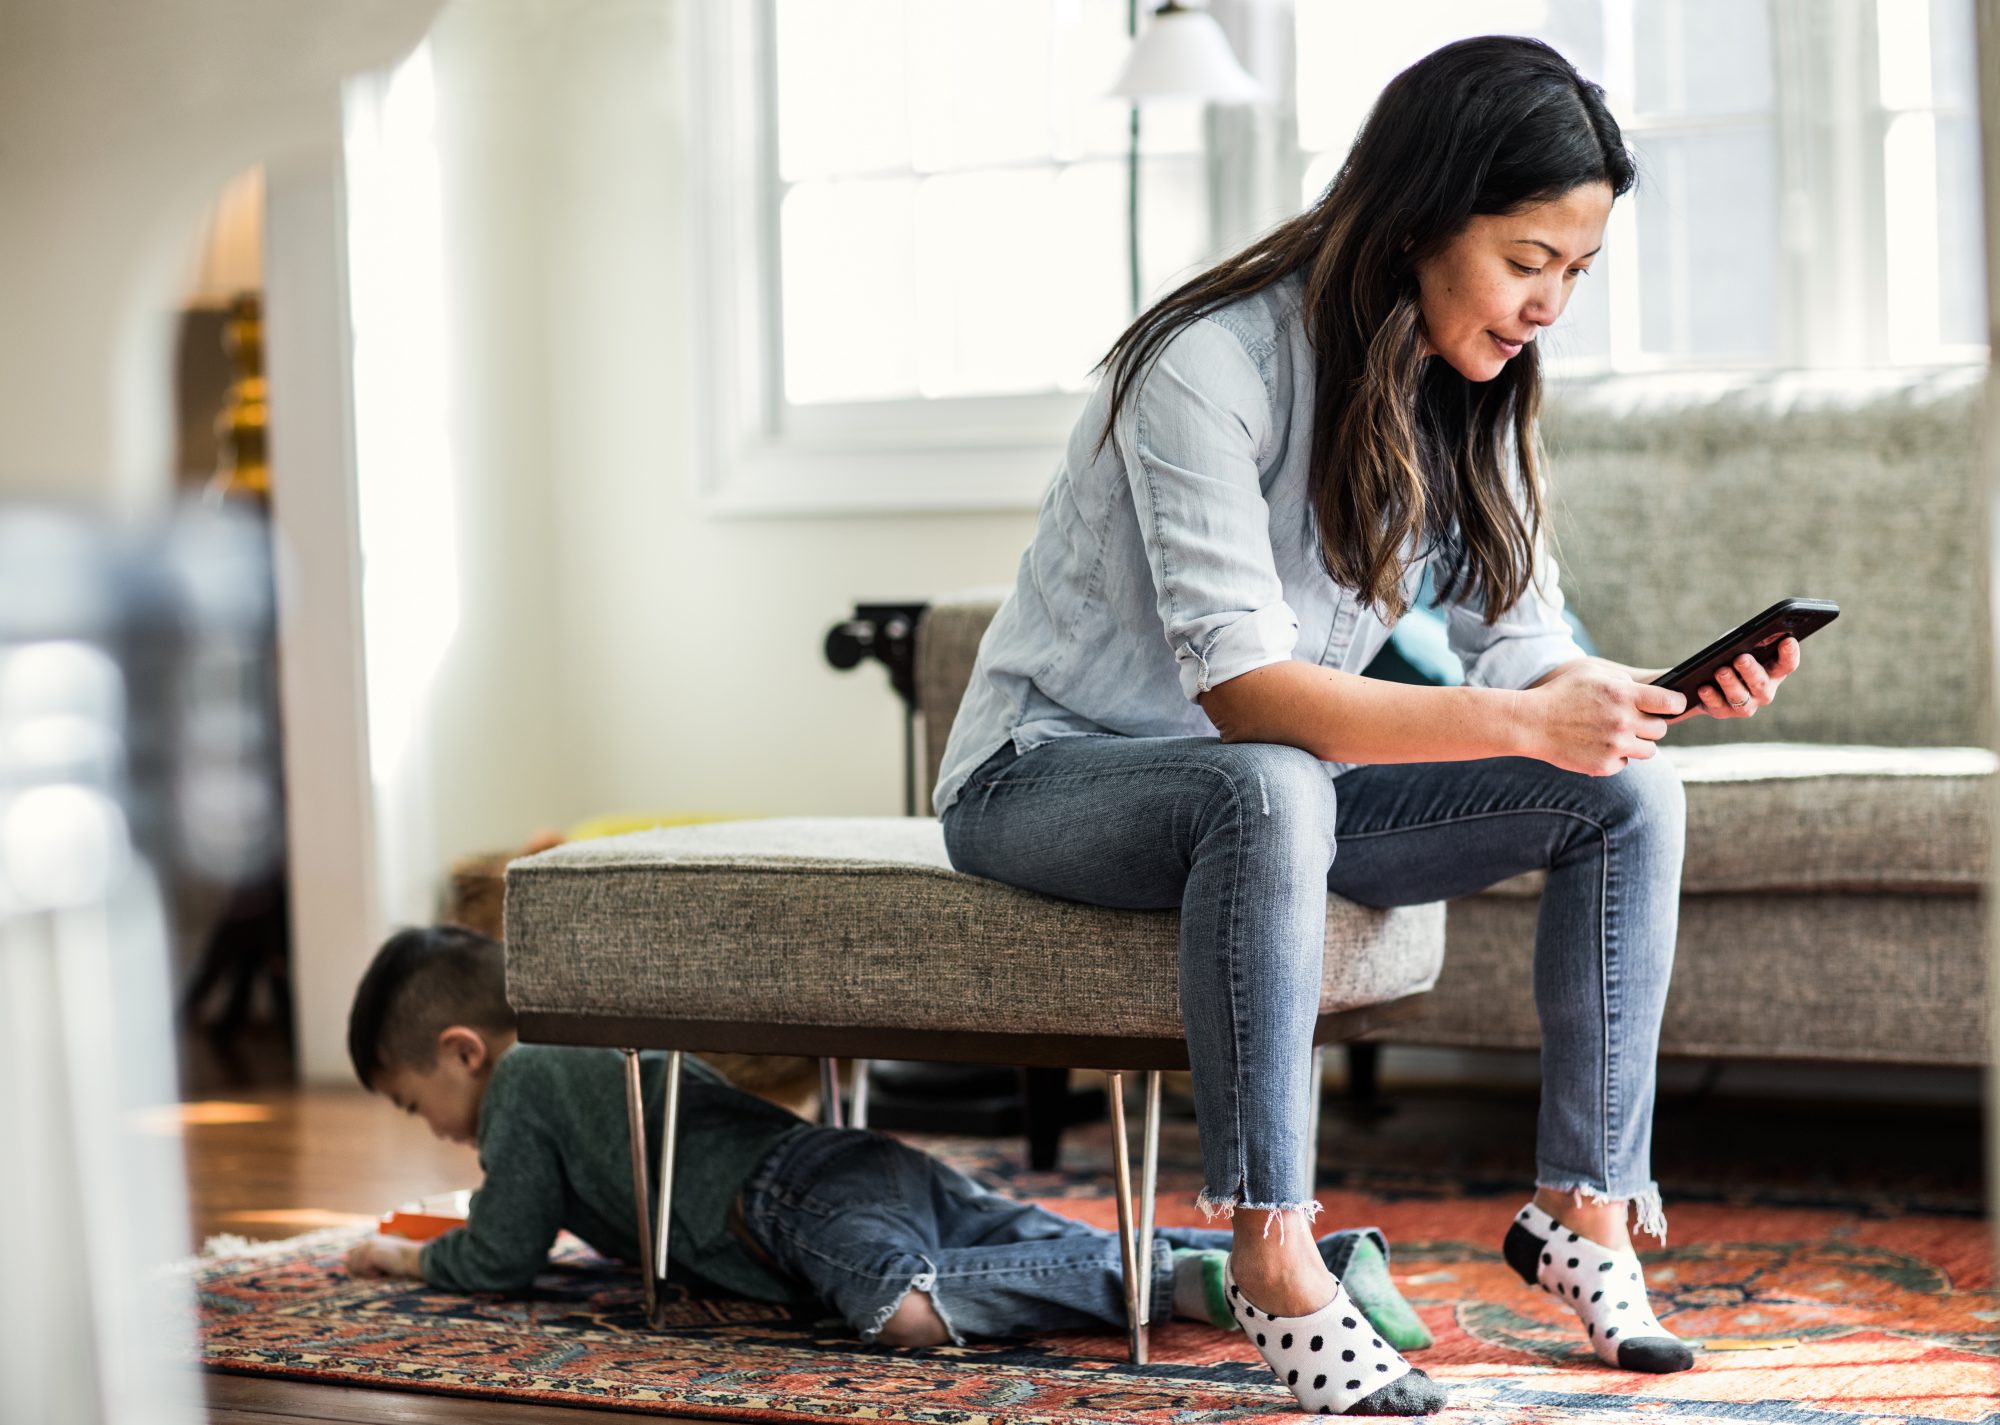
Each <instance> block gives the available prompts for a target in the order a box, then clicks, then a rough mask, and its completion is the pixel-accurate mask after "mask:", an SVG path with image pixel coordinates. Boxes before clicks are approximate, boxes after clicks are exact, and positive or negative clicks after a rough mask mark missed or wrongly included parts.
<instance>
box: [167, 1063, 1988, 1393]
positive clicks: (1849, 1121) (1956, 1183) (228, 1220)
mask: <svg viewBox="0 0 2000 1425" xmlns="http://www.w3.org/2000/svg"><path fill="white" fill-rule="evenodd" d="M212 1092H213V1096H211V1097H207V1098H201V1099H195V1100H192V1101H190V1102H188V1103H186V1104H184V1105H182V1108H181V1119H182V1133H183V1142H184V1145H185V1149H186V1156H187V1162H188V1196H189V1207H190V1217H191V1223H190V1225H191V1227H192V1237H193V1241H194V1244H195V1245H196V1246H199V1245H200V1244H201V1243H202V1242H203V1241H204V1240H205V1239H207V1238H208V1237H210V1236H212V1235H214V1234H217V1233H236V1234H240V1235H242V1236H245V1237H251V1238H278V1237H289V1236H293V1235H296V1234H298V1233H300V1232H306V1231H311V1230H313V1229H314V1228H318V1227H324V1226H329V1225H333V1224H339V1223H348V1222H360V1221H363V1220H366V1219H369V1218H372V1217H375V1216H377V1215H378V1214H380V1213H382V1212H384V1211H386V1210H387V1209H389V1208H391V1207H394V1206H396V1205H398V1204H399V1203H403V1202H406V1201H410V1200H413V1199H416V1198H420V1197H430V1196H435V1195H438V1194H441V1193H446V1192H450V1191H453V1190H456V1189H459V1188H466V1187H473V1186H476V1185H477V1183H478V1178H479V1167H478V1162H477V1159H476V1156H475V1154H474V1153H473V1151H472V1150H471V1149H469V1148H463V1147H458V1146H456V1145H453V1144H449V1143H444V1142H440V1141H438V1140H437V1139H434V1138H433V1137H431V1135H430V1133H429V1131H428V1130H427V1129H425V1128H424V1127H423V1125H422V1123H421V1122H419V1121H418V1120H417V1119H414V1118H409V1117H406V1116H404V1115H401V1114H398V1113H395V1112H394V1111H393V1110H391V1109H390V1108H388V1107H387V1106H386V1105H385V1104H384V1103H383V1101H382V1100H380V1099H378V1098H372V1097H370V1096H369V1095H367V1094H364V1093H362V1092H361V1091H360V1090H359V1089H299V1088H290V1087H285V1088H263V1089H255V1090H240V1091H226V1090H215V1091H212ZM1328 1103H1329V1109H1328V1115H1327V1119H1326V1126H1325V1129H1324V1132H1325V1133H1326V1134H1327V1135H1328V1136H1329V1138H1330V1139H1331V1140H1332V1141H1333V1142H1336V1143H1338V1145H1339V1147H1338V1150H1337V1151H1338V1152H1339V1153H1340V1154H1341V1156H1342V1158H1343V1160H1344V1161H1347V1162H1350V1163H1352V1164H1353V1165H1354V1166H1357V1167H1360V1166H1383V1167H1388V1166H1395V1167H1408V1168H1414V1169H1418V1170H1421V1171H1427V1172H1439V1173H1445V1174H1449V1175H1452V1176H1455V1177H1457V1178H1459V1179H1460V1180H1461V1181H1479V1180H1490V1179H1492V1178H1495V1177H1500V1178H1511V1177H1512V1176H1513V1175H1514V1172H1515V1160H1516V1159H1517V1158H1518V1156H1519V1154H1520V1151H1521V1150H1520V1145H1521V1144H1523V1143H1525V1142H1528V1141H1531V1139H1532V1133H1533V1126H1534V1113H1535V1103H1534V1098H1533V1095H1532V1094H1530V1095H1525V1096H1524V1095H1521V1094H1477V1093H1467V1092H1456V1093H1454V1092H1440V1091H1436V1090H1428V1091H1423V1092H1413V1093H1405V1094H1402V1095H1399V1096H1397V1097H1396V1098H1395V1099H1394V1100H1393V1104H1392V1106H1393V1112H1390V1113H1388V1114H1387V1115H1386V1116H1378V1115H1376V1114H1374V1113H1370V1112H1353V1111H1349V1110H1348V1109H1347V1108H1346V1107H1345V1106H1344V1105H1343V1102H1342V1101H1341V1100H1340V1099H1339V1098H1338V1097H1334V1098H1330V1099H1329V1100H1328ZM1980 1131H1981V1125H1980V1118H1979V1114H1978V1112H1977V1110H1976V1109H1974V1108H1950V1109H1938V1110H1928V1109H1918V1110H1912V1109H1910V1108H1908V1107H1904V1106H1896V1105H1880V1104H1877V1105H1872V1106H1871V1105H1855V1104H1822V1105H1817V1106H1815V1105H1809V1104H1800V1103H1796V1102H1792V1103H1777V1102H1771V1103H1742V1102H1736V1101H1731V1100H1719V1099H1707V1098H1705V1097H1704V1096H1702V1095H1692V1096H1689V1095H1682V1096H1679V1097H1678V1098H1677V1099H1676V1098H1664V1099H1663V1102H1662V1105H1661V1113H1660V1121H1659V1131H1658V1139H1657V1142H1656V1156H1657V1157H1658V1159H1659V1160H1660V1161H1662V1162H1672V1163H1674V1164H1675V1165H1676V1168H1677V1170H1682V1177H1681V1180H1682V1181H1684V1182H1695V1181H1700V1182H1705V1183H1709V1184H1711V1185H1715V1184H1720V1183H1726V1182H1732V1181H1734V1182H1741V1183H1743V1184H1745V1185H1749V1186H1770V1185H1772V1184H1774V1183H1778V1184H1784V1183H1794V1184H1802V1185H1808V1186H1814V1187H1816V1188H1819V1189H1823V1188H1825V1187H1826V1186H1828V1185H1829V1184H1832V1185H1835V1186H1838V1185H1839V1184H1841V1183H1852V1184H1856V1185H1858V1187H1859V1188H1860V1189H1861V1190H1865V1191H1868V1192H1875V1193H1883V1192H1886V1193H1891V1194H1894V1195H1895V1196H1896V1197H1897V1198H1898V1199H1899V1200H1902V1201H1905V1202H1908V1203H1909V1204H1910V1205H1912V1206H1934V1207H1941V1208H1945V1209H1946V1210H1967V1204H1971V1205H1972V1207H1973V1208H1974V1209H1976V1207H1977V1204H1978V1203H1979V1202H1980V1201H1981V1196H1980V1194H1981V1190H1982V1189H1981V1183H1980V1149H1979V1141H1980ZM1328 1156H1329V1158H1331V1157H1332V1156H1333V1155H1332V1153H1331V1152H1330V1153H1329V1154H1328ZM203 1385H204V1389H205V1391H206V1394H207V1400H208V1408H209V1418H210V1419H211V1420H215V1421H227V1422H231V1425H253V1422H259V1423H260V1425H261V1423H262V1422H270V1425H277V1422H297V1421H313V1420H320V1421H352V1422H389V1421H396V1422H410V1425H430V1422H462V1421H483V1422H493V1425H517V1422H518V1425H529V1422H533V1425H558V1422H577V1425H583V1422H597V1425H602V1421H603V1420H604V1418H605V1414H606V1412H603V1411H597V1410H579V1409H574V1408H569V1407H553V1406H527V1405H504V1404H495V1403H492V1402H487V1401H469V1400H457V1399H453V1398H451V1397H448V1396H441V1395H424V1394H407V1393H403V1392H397V1391H387V1390H375V1389H367V1388H357V1387H347V1386H316V1385H304V1384H293V1383H289V1382H283V1381H274V1380H263V1379H257V1378H253V1377H247V1376H224V1375H205V1376H204V1377H203ZM652 1418H654V1419H668V1418H670V1417H661V1416H654V1417H652Z"/></svg>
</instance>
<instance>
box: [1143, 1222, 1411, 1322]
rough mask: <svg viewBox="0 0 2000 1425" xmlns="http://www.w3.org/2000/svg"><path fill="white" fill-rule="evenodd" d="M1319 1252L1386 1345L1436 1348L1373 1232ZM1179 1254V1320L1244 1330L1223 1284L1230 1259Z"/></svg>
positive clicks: (1350, 1235) (1325, 1240)
mask: <svg viewBox="0 0 2000 1425" xmlns="http://www.w3.org/2000/svg"><path fill="white" fill-rule="evenodd" d="M1319 1246H1320V1256H1321V1257H1322V1258H1324V1259H1328V1260H1327V1266H1328V1267H1329V1268H1330V1269H1331V1270H1332V1271H1333V1273H1334V1275H1335V1276H1337V1277H1339V1278H1340V1280H1341V1284H1342V1285H1343V1286H1345V1287H1346V1288H1347V1294H1348V1295H1349V1296H1351V1297H1353V1298H1354V1304H1355V1305H1356V1306H1358V1307H1360V1308H1361V1314H1362V1315H1364V1316H1366V1317H1367V1318H1368V1322H1369V1324H1370V1325H1371V1326H1373V1327H1374V1328H1375V1330H1376V1331H1377V1332H1378V1333H1380V1335H1381V1337H1382V1339H1383V1340H1384V1341H1387V1342H1388V1343H1389V1344H1390V1345H1392V1346H1394V1347H1395V1348H1396V1349H1397V1350H1399V1351H1421V1350H1423V1349H1424V1348H1425V1347H1426V1346H1429V1345H1430V1344H1431V1333H1430V1330H1429V1328H1428V1327H1426V1326H1425V1325H1424V1323H1423V1319H1422V1318H1421V1317H1419V1316H1418V1315H1417V1313H1416V1312H1415V1311H1414V1310H1412V1309H1411V1307H1410V1303H1409V1302H1408V1301H1406V1300H1404V1298H1403V1294H1402V1292H1400V1291H1398V1290H1397V1289H1396V1283H1395V1282H1394V1281H1393V1280H1391V1279H1390V1276H1389V1258H1388V1256H1387V1254H1385V1253H1384V1252H1383V1250H1382V1247H1381V1245H1380V1243H1379V1242H1378V1241H1377V1240H1376V1236H1375V1232H1374V1230H1373V1229H1372V1228H1364V1229H1362V1230H1360V1231H1349V1232H1340V1233H1336V1234H1333V1235H1331V1236H1327V1237H1322V1238H1320V1241H1319ZM1173 1253H1174V1315H1175V1316H1177V1317H1180V1318H1181V1319H1183V1320H1187V1321H1205V1322H1207V1323H1208V1324H1209V1325H1211V1326H1216V1327H1220V1328H1221V1329H1222V1330H1224V1331H1235V1330H1239V1329H1241V1328H1240V1326H1239V1323H1238V1322H1237V1320H1236V1316H1235V1314H1234V1313H1233V1312H1231V1311H1230V1309H1229V1297H1228V1293H1227V1292H1226V1291H1225V1289H1224V1287H1223V1281H1222V1266H1223V1263H1224V1262H1225V1261H1227V1260H1228V1257H1229V1254H1228V1253H1227V1252H1223V1251H1196V1250H1193V1249H1190V1248H1185V1247H1176V1248H1174V1249H1173Z"/></svg>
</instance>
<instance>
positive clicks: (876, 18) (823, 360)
mask: <svg viewBox="0 0 2000 1425" xmlns="http://www.w3.org/2000/svg"><path fill="white" fill-rule="evenodd" d="M1127 4H1128V0H1018V3H1010V4H1007V5H992V4H975V3H973V0H755V3H744V4H718V5H708V4H702V5H691V6H689V7H687V9H686V11H685V12H684V13H685V14H686V16H687V19H688V27H689V43H688V44H687V45H686V46H685V57H686V59H687V63H688V68H687V70H686V73H685V78H686V83H687V87H688V90H689V92H690V94H691V96H692V105H693V108H692V110H691V116H690V122H689V125H688V133H689V137H690V140H691V149H690V154H689V159H690V165H691V177H692V178H693V180H694V184H693V187H694V194H695V200H694V202H693V204H692V205H691V207H692V212H691V220H692V222H693V224H694V233H693V236H694V238H695V264H694V265H695V271H696V273H697V306H696V312H695V324H694V325H695V331H694V333H693V337H694V340H695V343H696V350H695V365H694V369H696V370H698V371H700V372H702V373H703V375H702V382H703V421H702V429H701V441H702V445H701V452H702V454H701V460H700V466H701V469H702V471H703V482H704V487H705V489H706V491H707V493H708V495H709V497H710V503H711V507H712V508H717V509H721V510H745V511H757V510H775V511H785V512H796V511H811V510H836V509H915V508H930V509H941V508H943V509H949V508H995V507H1003V508H1019V507H1022V506H1028V505H1032V504H1033V503H1034V502H1035V501H1036V500H1037V499H1038V498H1039V496H1040V494H1041V491H1042V490H1043V488H1044V487H1045V486H1046V484H1047V481H1048V478H1049V475H1050V473H1051V471H1052V470H1053V469H1054V467H1055V463H1056V461H1057V459H1058V458H1059V455H1060V449H1061V446H1062V443H1063V441H1064V440H1065V439H1066V437H1067V435H1068V433H1069V430H1070V427H1071V425H1072V424H1073V422H1074V420H1075V418H1076V414H1077V412H1078V411H1079V409H1080V408H1081V404H1082V399H1083V396H1082V393H1083V392H1084V391H1085V389H1086V388H1087V387H1088V385H1089V383H1090V381H1091V376H1090V371H1091V368H1092V367H1093V366H1094V364H1095V363H1096V362H1097V360H1098V359H1099V358H1100V357H1101V356H1102V355H1103V353H1104V351H1105V350H1106V349H1107V348H1108V346H1109V345H1110V343H1111V342H1112V340H1113V339H1114V338H1115V337H1116V335H1117V334H1118V332H1119V331H1120V330H1121V329H1122V327H1123V325H1124V323H1125V322H1126V321H1127V319H1128V318H1129V315H1130V313H1129V305H1128V297H1127V258H1126V241H1127V220H1126V198H1127V188H1126V155H1127V145H1128V142H1129V136H1130V130H1129V117H1130V110H1129V109H1128V108H1127V107H1126V106H1125V105H1123V104H1122V103H1119V102H1117V101H1115V100H1110V99H1106V98H1103V97H1102V96H1103V93H1104V91H1105V89H1106V88H1108V87H1109V85H1110V83H1111V81H1112V78H1113V75H1114V73H1115V71H1116V69H1117V67H1118V64H1119V62H1120V60H1121V59H1122V57H1123V55H1124V53H1125V49H1126V45H1127V44H1128V40H1127V36H1126V18H1127ZM1972 6H1973V0H1424V3H1422V4H1413V5H1401V6H1394V5H1391V6H1374V7H1366V8H1364V9H1357V8H1356V7H1354V6H1353V5H1351V4H1348V3H1346V0H1294V3H1291V4H1284V3H1266V0H1254V3H1253V0H1211V8H1212V9H1213V10H1214V11H1215V12H1216V13H1217V14H1218V16H1219V17H1220V18H1223V19H1224V20H1225V23H1226V24H1228V23H1233V24H1235V25H1236V26H1238V27H1241V26H1248V25H1255V26H1257V27H1259V28H1257V29H1256V31H1255V37H1256V44H1255V45H1254V46H1253V47H1252V48H1253V49H1254V51H1255V54H1256V56H1257V67H1258V69H1259V71H1260V73H1262V75H1263V77H1264V78H1265V80H1266V83H1267V85H1269V86H1270V87H1271V88H1272V89H1273V90H1274V93H1275V95H1276V97H1275V102H1274V104H1273V105H1272V107H1271V109H1270V110H1269V111H1266V112H1263V113H1259V114H1257V115H1254V116H1251V115H1249V112H1248V111H1228V110H1218V111H1212V112H1210V113H1208V114H1206V115H1204V114H1203V113H1202V112H1201V111H1200V110H1198V109H1195V108H1193V107H1191V106H1189V107H1178V108H1176V107H1151V108H1148V109H1146V110H1145V111H1144V122H1143V126H1142V132H1141V152H1142V160H1141V184H1140V189H1141V198H1142V223H1141V226H1142V234H1141V236H1142V243H1141V251H1142V257H1143V265H1144V273H1143V290H1144V291H1145V293H1146V294H1147V295H1148V298H1149V299H1150V297H1152V296H1156V295H1158V294H1159V293H1160V292H1161V291H1162V290H1164V289H1165V288H1166V287H1167V286H1169V285H1171V284H1172V283H1173V282H1174V281H1175V280H1176V279H1178V278H1180V277H1182V276H1184V275H1185V274H1186V273H1187V272H1188V271H1189V270H1190V269H1191V268H1193V267H1195V266H1197V265H1199V264H1200V263H1202V262H1204V261H1207V260H1210V259H1211V258H1212V257H1213V256H1214V255H1216V253H1217V252H1218V251H1219V250H1221V249H1224V248H1230V247H1234V246H1235V245H1236V244H1237V243H1239V242H1240V241H1242V240H1243V238H1244V237H1245V236H1246V235H1247V233H1248V232H1250V231H1252V230H1254V229H1255V227H1257V226H1259V225H1261V224H1263V223H1267V222H1270V221H1275V220H1276V219H1277V218H1279V217H1282V216H1284V215H1285V214H1286V213H1288V212H1290V211H1296V206H1295V205H1296V203H1297V202H1299V201H1310V200H1311V199H1313V198H1314V197H1316V196H1317V195H1318V194H1319V193H1320V191H1321V190H1322V189H1323V188H1324V187H1325V185H1326V183H1327V182H1328V181H1329V180H1330V179H1331V178H1332V177H1333V174H1334V172H1335V171H1336V170H1337V169H1338V167H1339V164H1340V161H1341V158H1342V157H1343V156H1344V154H1345V152H1346V149H1347V146H1348V144H1349V143H1350V142H1351V140H1352V138H1353V135H1354V133H1355V130H1356V129H1357V128H1358V126H1359V124H1360V122H1361V120H1362V119H1363V117H1364V116H1365V115H1366V113H1367V110H1368V107H1369V106H1370V105H1371V104H1372V103H1373V101H1374V99H1375V96H1376V95H1377V94H1379V93H1380V91H1381V88H1382V86H1383V85H1384V84H1385V83H1386V82H1387V81H1388V80H1389V79H1390V78H1391V77H1392V76H1393V75H1394V74H1395V73H1396V72H1397V71H1398V70H1400V69H1401V68H1403V67H1404V66H1406V65H1408V64H1410V63H1411V62H1413V61H1415V60H1417V59H1419V58H1421V57H1422V56H1423V55H1424V54H1426V53H1428V52H1429V51H1431V50H1432V49H1434V48H1436V47H1437V46H1438V45H1441V44H1444V43H1446V42H1448V41H1450V40H1453V39H1457V38H1460V37H1463V36H1466V35H1471V34H1482V33H1494V32H1510V33H1520V34H1532V35H1537V36H1539V37H1541V38H1544V39H1546V40H1548V41H1549V42H1550V43H1551V44H1553V45H1554V46H1555V47H1556V48H1557V49H1559V50H1561V51H1562V52H1563V53H1564V54H1565V55H1567V56H1568V57H1569V58H1570V59H1571V60H1573V61H1574V62H1575V63H1576V64H1577V66H1578V67H1579V68H1580V69H1581V70H1583V72H1584V73H1586V74H1588V75H1590V76H1592V77H1593V78H1596V79H1598V80H1599V81H1600V82H1601V83H1603V84H1604V86H1605V89H1606V91H1607V93H1608V95H1609V97H1610V101H1611V105H1612V109H1613V111H1614V112H1615V113H1616V114H1617V115H1618V116H1619V119H1620V122H1621V124H1622V126H1623V128H1624V131H1625V134H1626V138H1627V141H1628V143H1629V144H1630V145H1631V147H1632V148H1633V150H1634V151H1635V153H1636V154H1637V155H1638V158H1639V162H1640V186H1639V189H1638V191H1637V192H1636V193H1635V194H1634V195H1632V196H1631V197H1630V198H1629V199H1627V200H1626V201H1624V202H1621V203H1619V204H1618V206H1617V208H1616V209H1614V211H1613V216H1612V224H1611V228H1610V231H1609V232H1608V233H1607V236H1606V247H1605V251H1604V253H1603V255H1602V256H1601V257H1600V258H1599V259H1598V261H1597V262H1596V263H1595V264H1594V265H1593V270H1592V272H1591V275H1590V276H1589V277H1588V278H1587V279H1585V280H1583V281H1582V282H1581V283H1580V284H1579V285H1578V288H1577V290H1576V295H1575V296H1574V298H1573V299H1572V301H1571V304H1570V308H1569V311H1568V312H1567V313H1566V314H1565V316H1564V319H1563V321H1562V322H1561V323H1560V324H1558V325H1557V326H1556V327H1555V328H1554V329H1553V330H1552V331H1551V332H1550V333H1549V334H1548V336H1547V337H1546V338H1545V342H1546V347H1545V350H1546V353H1547V357H1548V359H1549V361H1550V363H1551V366H1552V368H1553V369H1554V370H1556V371H1558V372H1562V373H1567V374H1590V373H1597V372H1612V371H1642V372H1643V371H1653V370H1670V369H1685V368H1711V367H1712V368H1726V367H1740V368H1746V367H1747V368H1753V369H1754V368H1764V369H1771V368H1790V367H1828V368H1835V367H1861V366H1880V365H1885V364H1900V365H1908V364H1930V363H1937V362H1951V361H1966V360H1976V359H1981V358H1983V356H1984V347H1983V345H1982V341H1983V335H1984V291H1983V281H1982V271H1983V235H1982V230H1981V217H1980V196H1979V195H1980V184H1979V181H1978V171H1977V169H1978V162H1979V159H1978V128H1977V118H1976V107H1975V103H1974V96H1973V87H1974V85H1973V73H1974V70H1973V58H1972V55H1973V18H1972V17H1973V9H1972ZM1239 38H1240V36H1239ZM1239 53H1245V50H1244V48H1243V47H1242V46H1239ZM1246 57H1248V56H1247V55H1246ZM1274 75H1275V76H1276V82H1274V79H1273V76H1274ZM1252 173H1255V174H1260V175H1263V176H1262V177H1259V178H1258V179H1257V181H1256V182H1255V183H1251V182H1248V181H1247V180H1246V175H1250V174H1252ZM1272 175H1276V176H1277V177H1276V181H1275V182H1272V181H1267V180H1268V179H1269V178H1270V177H1271V176H1272ZM1292 194H1296V195H1297V197H1296V198H1293V197H1292V196H1290V195H1292Z"/></svg>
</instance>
